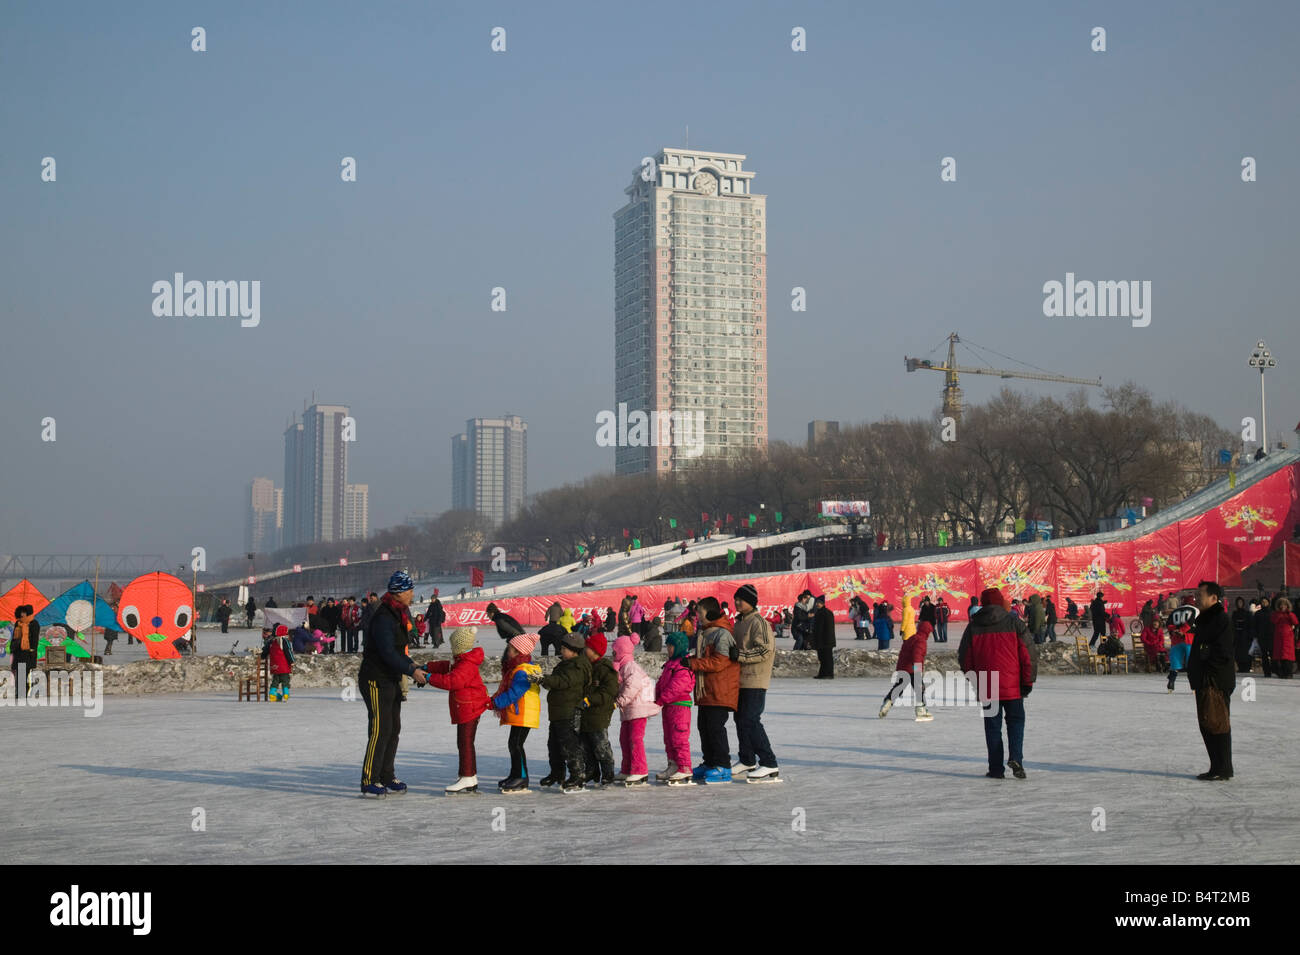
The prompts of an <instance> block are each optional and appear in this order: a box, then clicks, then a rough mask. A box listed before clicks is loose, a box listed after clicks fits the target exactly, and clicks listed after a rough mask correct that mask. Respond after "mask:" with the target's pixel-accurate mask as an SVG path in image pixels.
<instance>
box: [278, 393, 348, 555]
mask: <svg viewBox="0 0 1300 955" xmlns="http://www.w3.org/2000/svg"><path fill="white" fill-rule="evenodd" d="M347 414H348V409H347V407H346V406H345V405H320V404H317V405H312V406H311V407H310V408H308V409H307V410H306V411H305V412H303V416H302V421H301V422H295V423H294V424H291V425H290V426H289V428H288V429H287V430H286V431H285V433H284V507H285V541H284V545H285V546H286V547H293V546H296V545H299V544H315V543H320V542H322V541H336V540H343V539H344V535H343V511H344V499H343V498H344V493H345V492H344V488H345V487H346V485H347V480H348V453H347V452H348V443H347V442H346V441H344V440H343V419H344V418H345V417H347Z"/></svg>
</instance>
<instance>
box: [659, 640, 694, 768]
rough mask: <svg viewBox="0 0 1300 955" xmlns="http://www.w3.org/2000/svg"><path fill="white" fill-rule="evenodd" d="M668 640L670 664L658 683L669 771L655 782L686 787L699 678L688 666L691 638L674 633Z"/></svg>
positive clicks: (661, 674) (668, 663)
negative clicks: (697, 679)
mask: <svg viewBox="0 0 1300 955" xmlns="http://www.w3.org/2000/svg"><path fill="white" fill-rule="evenodd" d="M664 640H665V641H666V642H667V643H668V651H669V652H668V661H667V662H666V663H665V664H664V668H663V672H661V673H660V674H659V680H658V682H656V683H655V703H657V704H658V705H659V706H661V707H662V708H663V722H664V750H665V751H666V752H667V754H668V767H667V768H666V769H665V770H664V771H663V772H661V773H659V774H658V775H656V776H655V778H656V779H658V780H660V781H661V782H666V783H668V784H669V785H670V786H677V785H686V784H688V783H689V782H690V781H691V707H692V705H694V702H695V700H694V696H695V674H694V673H692V672H691V670H690V667H688V666H687V665H686V660H687V658H688V657H689V655H690V652H691V647H690V638H689V637H687V636H686V634H685V633H682V632H681V631H674V632H673V633H670V634H668V635H667V636H666V637H665V638H664Z"/></svg>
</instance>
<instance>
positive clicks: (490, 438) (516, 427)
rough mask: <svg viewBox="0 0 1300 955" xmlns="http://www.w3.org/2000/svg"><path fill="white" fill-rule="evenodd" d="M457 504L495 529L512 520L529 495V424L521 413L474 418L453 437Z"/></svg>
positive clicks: (454, 502)
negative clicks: (460, 432) (479, 515)
mask: <svg viewBox="0 0 1300 955" xmlns="http://www.w3.org/2000/svg"><path fill="white" fill-rule="evenodd" d="M451 470H452V474H451V506H452V508H453V510H458V511H478V512H479V513H480V514H482V515H483V516H484V517H485V518H487V520H488V521H490V522H491V523H492V525H493V526H499V525H501V524H503V523H504V522H506V521H508V520H511V519H512V518H513V517H515V515H517V514H518V513H519V511H520V509H521V508H522V507H523V504H524V498H525V497H526V496H527V494H528V425H527V424H526V423H525V422H524V419H523V418H521V417H520V416H519V415H504V416H502V417H500V418H471V419H469V420H468V421H466V422H465V431H464V432H463V433H462V434H458V435H455V436H454V437H453V438H452V439H451Z"/></svg>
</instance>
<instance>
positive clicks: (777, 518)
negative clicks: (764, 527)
mask: <svg viewBox="0 0 1300 955" xmlns="http://www.w3.org/2000/svg"><path fill="white" fill-rule="evenodd" d="M773 516H774V517H776V522H777V523H778V524H780V523H781V512H780V511H777V512H776V514H775V515H773Z"/></svg>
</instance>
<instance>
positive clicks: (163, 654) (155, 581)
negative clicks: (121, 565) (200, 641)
mask: <svg viewBox="0 0 1300 955" xmlns="http://www.w3.org/2000/svg"><path fill="white" fill-rule="evenodd" d="M190 601H191V596H190V588H189V587H187V586H186V585H185V582H184V581H182V580H180V579H179V578H176V577H173V576H172V575H171V574H164V573H161V572H157V573H152V574H145V575H143V576H141V577H137V578H136V579H135V580H133V581H131V582H130V583H129V584H127V585H126V587H125V589H123V591H122V596H121V598H120V599H119V600H118V604H117V619H118V620H119V621H120V622H121V624H122V628H123V629H124V630H125V631H126V632H127V633H129V634H130V635H131V636H133V637H135V638H136V639H137V640H139V641H140V642H141V643H143V644H144V647H145V649H146V650H148V651H149V656H150V658H151V659H154V660H179V659H180V656H181V653H180V651H179V650H178V649H177V648H176V644H175V641H176V639H177V638H178V637H188V636H189V633H190V626H191V625H192V624H193V622H194V608H193V607H192V606H191V605H190Z"/></svg>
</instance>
